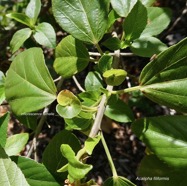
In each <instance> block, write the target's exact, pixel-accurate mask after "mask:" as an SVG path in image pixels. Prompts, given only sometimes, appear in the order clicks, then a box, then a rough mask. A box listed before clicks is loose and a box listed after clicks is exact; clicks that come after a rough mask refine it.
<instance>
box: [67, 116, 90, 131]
mask: <svg viewBox="0 0 187 186" xmlns="http://www.w3.org/2000/svg"><path fill="white" fill-rule="evenodd" d="M85 115H86V117H85ZM64 121H65V123H66V125H67V126H66V130H86V129H87V128H88V127H89V126H90V125H91V124H92V122H93V118H92V114H88V113H84V114H83V113H80V114H79V115H78V116H76V117H74V118H72V119H64Z"/></svg>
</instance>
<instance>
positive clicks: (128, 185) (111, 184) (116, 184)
mask: <svg viewBox="0 0 187 186" xmlns="http://www.w3.org/2000/svg"><path fill="white" fill-rule="evenodd" d="M103 186H135V184H133V183H132V182H131V181H130V180H128V179H126V178H124V177H121V176H117V177H112V178H108V179H107V180H106V181H105V182H104V185H103Z"/></svg>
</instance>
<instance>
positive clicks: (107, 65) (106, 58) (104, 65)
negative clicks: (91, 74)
mask: <svg viewBox="0 0 187 186" xmlns="http://www.w3.org/2000/svg"><path fill="white" fill-rule="evenodd" d="M112 62H113V57H112V56H111V55H108V54H104V55H102V57H101V58H100V59H99V62H98V67H99V70H100V71H101V72H105V71H107V70H110V69H111V68H112Z"/></svg>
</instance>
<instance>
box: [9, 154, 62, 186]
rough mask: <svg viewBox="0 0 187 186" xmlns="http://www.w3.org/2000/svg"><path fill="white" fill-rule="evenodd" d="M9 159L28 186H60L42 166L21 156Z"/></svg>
mask: <svg viewBox="0 0 187 186" xmlns="http://www.w3.org/2000/svg"><path fill="white" fill-rule="evenodd" d="M11 159H12V160H13V161H14V162H15V163H16V164H17V166H18V167H19V168H20V169H21V171H22V172H23V174H24V176H25V178H26V180H27V182H28V183H29V185H30V186H41V185H47V186H60V184H59V183H57V182H56V180H55V179H54V177H53V176H52V175H51V174H50V173H49V172H48V170H47V169H46V167H45V166H44V165H42V164H40V163H37V162H35V161H34V160H31V159H29V158H25V157H22V156H13V157H11Z"/></svg>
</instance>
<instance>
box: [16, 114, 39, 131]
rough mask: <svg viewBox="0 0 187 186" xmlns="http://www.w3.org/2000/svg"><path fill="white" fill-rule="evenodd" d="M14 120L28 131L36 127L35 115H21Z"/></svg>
mask: <svg viewBox="0 0 187 186" xmlns="http://www.w3.org/2000/svg"><path fill="white" fill-rule="evenodd" d="M16 118H17V119H18V120H19V121H20V123H22V124H23V125H24V126H25V127H27V128H29V129H32V130H35V129H36V127H37V119H38V118H37V115H21V116H16Z"/></svg>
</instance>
